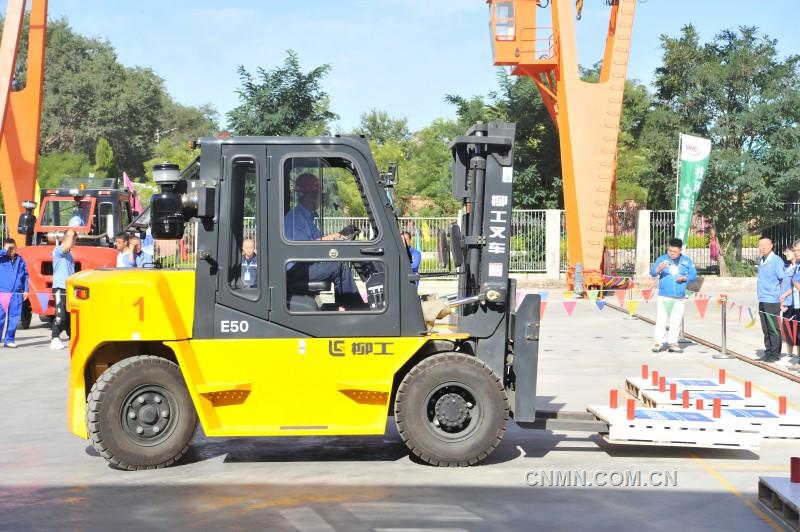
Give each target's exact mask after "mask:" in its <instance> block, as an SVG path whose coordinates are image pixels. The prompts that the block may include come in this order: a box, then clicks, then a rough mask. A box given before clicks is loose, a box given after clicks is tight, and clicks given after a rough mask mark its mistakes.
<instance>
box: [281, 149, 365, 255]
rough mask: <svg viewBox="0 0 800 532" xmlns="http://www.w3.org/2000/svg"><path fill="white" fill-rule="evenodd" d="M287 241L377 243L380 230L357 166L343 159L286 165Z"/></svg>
mask: <svg viewBox="0 0 800 532" xmlns="http://www.w3.org/2000/svg"><path fill="white" fill-rule="evenodd" d="M282 178H283V180H282V189H283V203H284V205H283V207H284V219H283V236H284V238H285V239H286V240H288V241H290V242H292V241H294V242H297V241H321V240H365V241H370V240H376V239H377V238H378V228H377V225H376V224H375V221H374V217H373V215H372V213H371V212H370V209H369V202H368V201H367V198H366V192H365V191H364V186H363V184H362V181H361V180H362V178H361V176H359V175H358V170H357V167H356V165H355V164H354V163H353V162H352V161H350V160H349V159H346V158H343V157H291V158H288V159H286V161H285V162H284V163H283V176H282Z"/></svg>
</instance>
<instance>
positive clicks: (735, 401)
mask: <svg viewBox="0 0 800 532" xmlns="http://www.w3.org/2000/svg"><path fill="white" fill-rule="evenodd" d="M682 391H683V390H681V392H678V394H677V395H676V397H675V399H670V394H669V391H666V392H660V391H658V389H655V390H641V391H640V394H641V397H640V400H641V401H642V403H643V404H644V405H645V406H649V407H651V408H662V407H663V408H672V407H675V406H677V407H682V406H683V393H682ZM687 391H688V392H689V402H690V403H689V404H690V405H691V406H692V408H694V405H695V404H696V401H697V399H702V400H703V404H704V405H706V404H707V405H709V406H711V405H712V404H713V402H714V399H719V400H720V402H721V403H722V407H723V408H769V409H771V410H774V411H776V412H777V410H778V402H777V401H775V400H773V399H770V398H769V397H767V396H766V395H764V394H761V393H753V394H751V396H750V397H745V396H744V392H743V391H737V392H720V391H705V390H687Z"/></svg>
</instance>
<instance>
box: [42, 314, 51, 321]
mask: <svg viewBox="0 0 800 532" xmlns="http://www.w3.org/2000/svg"><path fill="white" fill-rule="evenodd" d="M39 320H40V321H41V322H42V323H52V322H53V316H50V315H48V314H39Z"/></svg>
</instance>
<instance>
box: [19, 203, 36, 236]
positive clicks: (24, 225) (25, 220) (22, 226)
mask: <svg viewBox="0 0 800 532" xmlns="http://www.w3.org/2000/svg"><path fill="white" fill-rule="evenodd" d="M22 207H23V208H24V209H25V212H23V213H22V214H20V215H19V219H18V220H17V232H18V233H19V234H21V235H25V236H32V235H33V228H34V226H36V216H34V215H33V209H35V208H36V203H34V202H32V201H23V202H22Z"/></svg>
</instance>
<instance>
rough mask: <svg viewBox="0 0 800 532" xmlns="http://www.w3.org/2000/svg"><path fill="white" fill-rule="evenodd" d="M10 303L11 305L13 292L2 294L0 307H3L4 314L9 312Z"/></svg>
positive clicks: (0, 294)
mask: <svg viewBox="0 0 800 532" xmlns="http://www.w3.org/2000/svg"><path fill="white" fill-rule="evenodd" d="M9 303H11V292H0V307H3V312H8V305H9Z"/></svg>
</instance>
